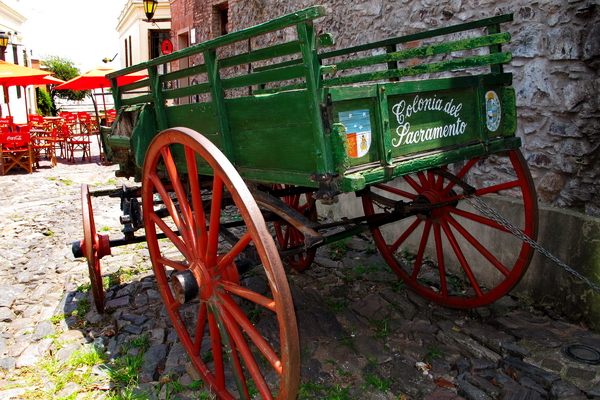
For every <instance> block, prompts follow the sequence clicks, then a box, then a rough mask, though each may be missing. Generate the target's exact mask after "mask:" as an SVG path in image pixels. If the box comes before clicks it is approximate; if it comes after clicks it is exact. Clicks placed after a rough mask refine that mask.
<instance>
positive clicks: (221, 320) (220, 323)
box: [211, 304, 250, 399]
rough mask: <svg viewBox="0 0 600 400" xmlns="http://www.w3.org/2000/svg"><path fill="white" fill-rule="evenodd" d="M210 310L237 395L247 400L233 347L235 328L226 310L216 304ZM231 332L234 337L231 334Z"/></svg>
mask: <svg viewBox="0 0 600 400" xmlns="http://www.w3.org/2000/svg"><path fill="white" fill-rule="evenodd" d="M211 309H212V313H211V314H212V315H213V316H214V319H215V321H216V325H217V328H218V329H219V333H220V336H219V338H220V340H221V343H222V344H223V348H224V350H225V354H226V355H227V359H228V360H229V364H230V366H231V372H232V374H233V379H234V381H235V386H236V387H237V389H238V391H239V394H240V395H242V396H243V398H244V399H249V397H250V396H249V394H248V388H247V387H246V383H245V381H244V373H243V372H242V368H241V366H240V362H239V358H238V356H237V351H236V347H235V338H234V335H235V332H236V330H237V329H236V328H237V327H236V326H235V325H234V324H232V323H231V319H230V318H228V313H227V310H226V309H224V308H223V307H220V306H219V305H218V304H214V305H212V306H211ZM232 332H233V333H234V335H232V334H231V333H232Z"/></svg>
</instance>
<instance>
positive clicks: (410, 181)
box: [402, 175, 423, 193]
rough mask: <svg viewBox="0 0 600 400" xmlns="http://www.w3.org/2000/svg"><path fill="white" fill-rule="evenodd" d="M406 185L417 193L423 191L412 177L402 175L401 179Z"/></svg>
mask: <svg viewBox="0 0 600 400" xmlns="http://www.w3.org/2000/svg"><path fill="white" fill-rule="evenodd" d="M402 178H403V179H404V180H405V181H406V183H408V184H409V185H410V186H411V187H412V188H413V190H415V191H416V192H417V193H418V192H421V191H423V188H422V187H421V186H420V185H419V184H418V183H417V182H416V181H415V180H414V179H413V178H412V176H410V175H404V176H403V177H402Z"/></svg>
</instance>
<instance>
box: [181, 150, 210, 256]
mask: <svg viewBox="0 0 600 400" xmlns="http://www.w3.org/2000/svg"><path fill="white" fill-rule="evenodd" d="M185 159H186V163H187V169H188V176H189V181H190V189H191V194H192V207H193V209H194V226H195V232H196V235H195V236H197V237H198V244H197V246H198V249H199V250H200V249H205V248H206V239H207V233H206V216H205V215H204V204H203V201H202V190H201V188H200V184H199V179H198V178H199V177H198V167H197V165H196V153H195V152H194V150H193V149H192V148H190V147H188V146H186V147H185ZM199 255H200V256H202V254H199Z"/></svg>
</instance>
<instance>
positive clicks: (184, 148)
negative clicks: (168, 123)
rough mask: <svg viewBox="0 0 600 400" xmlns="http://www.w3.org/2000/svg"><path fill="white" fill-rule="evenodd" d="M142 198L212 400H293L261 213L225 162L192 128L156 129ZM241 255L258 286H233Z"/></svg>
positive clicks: (273, 261)
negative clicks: (259, 278) (254, 259)
mask: <svg viewBox="0 0 600 400" xmlns="http://www.w3.org/2000/svg"><path fill="white" fill-rule="evenodd" d="M197 171H200V172H201V173H198V172H197ZM183 172H186V173H185V174H184V173H183ZM171 188H172V190H171ZM142 204H143V213H144V224H145V228H146V238H147V242H148V249H149V251H150V257H151V259H152V264H153V267H154V273H155V275H156V280H157V282H158V286H159V289H160V292H161V294H162V298H163V301H164V303H165V306H166V309H167V311H168V313H169V315H170V317H171V320H172V322H173V326H174V327H175V329H176V331H177V334H178V335H179V338H180V340H181V342H182V344H183V346H184V347H185V349H186V350H187V353H188V355H189V357H190V359H191V361H192V362H193V364H194V366H195V367H196V369H197V370H198V372H199V373H200V375H201V376H202V378H203V380H204V382H205V383H206V384H207V385H208V386H209V387H210V389H211V390H212V391H213V392H214V393H215V394H216V395H217V396H218V397H219V398H220V399H239V398H248V399H249V398H251V397H252V398H254V397H253V395H254V394H256V393H258V394H260V398H263V399H274V398H276V399H294V398H295V396H296V393H297V390H298V385H299V376H300V353H299V343H298V331H297V326H296V318H295V314H294V307H293V303H292V298H291V295H290V290H289V286H288V283H287V279H286V276H285V272H284V270H283V266H282V264H281V259H280V258H279V255H278V253H277V249H276V247H275V243H274V241H273V238H272V237H271V235H270V234H269V232H268V230H267V226H266V224H265V221H264V218H263V217H262V214H261V212H260V210H259V208H258V206H257V205H256V202H255V201H254V199H253V198H252V195H251V194H250V191H249V190H248V188H247V187H246V185H245V183H244V181H243V180H242V179H241V178H240V176H239V175H238V173H237V171H236V170H235V169H234V167H233V166H232V165H231V163H230V162H229V160H228V159H227V158H226V157H225V156H224V155H223V154H222V153H221V152H220V151H219V150H218V149H217V147H216V146H214V145H213V144H212V143H211V142H210V141H209V140H208V139H206V138H205V137H204V136H202V135H200V134H199V133H197V132H195V131H193V130H190V129H187V128H174V129H169V130H166V131H163V132H162V133H160V134H159V135H158V136H156V137H155V138H154V140H153V141H152V143H151V144H150V146H149V148H148V151H147V153H146V158H145V161H144V169H143V175H142ZM234 214H235V215H234ZM232 225H233V226H234V227H233V228H231V227H232ZM232 230H234V231H235V232H233V236H237V237H238V240H237V242H236V243H234V244H231V241H232V240H231V238H232V232H231V231H232ZM226 231H228V232H229V233H227V232H226ZM158 233H164V234H165V235H166V237H167V238H166V239H161V240H160V241H159V240H158V238H157V234H158ZM248 250H249V251H248ZM246 253H254V254H257V255H258V258H259V259H260V262H262V269H258V267H255V268H254V270H253V271H252V272H254V273H258V274H262V275H263V276H264V277H265V279H266V281H268V285H258V286H260V288H255V287H254V286H252V287H247V286H244V285H243V284H242V283H240V277H239V275H238V271H237V268H236V263H237V262H239V260H240V259H243V258H244V256H245V254H246ZM265 286H267V287H265Z"/></svg>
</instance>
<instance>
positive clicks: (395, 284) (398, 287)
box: [390, 279, 404, 292]
mask: <svg viewBox="0 0 600 400" xmlns="http://www.w3.org/2000/svg"><path fill="white" fill-rule="evenodd" d="M403 285H404V279H398V280H397V281H390V286H391V287H392V290H393V291H394V292H401V291H402V289H403Z"/></svg>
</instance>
